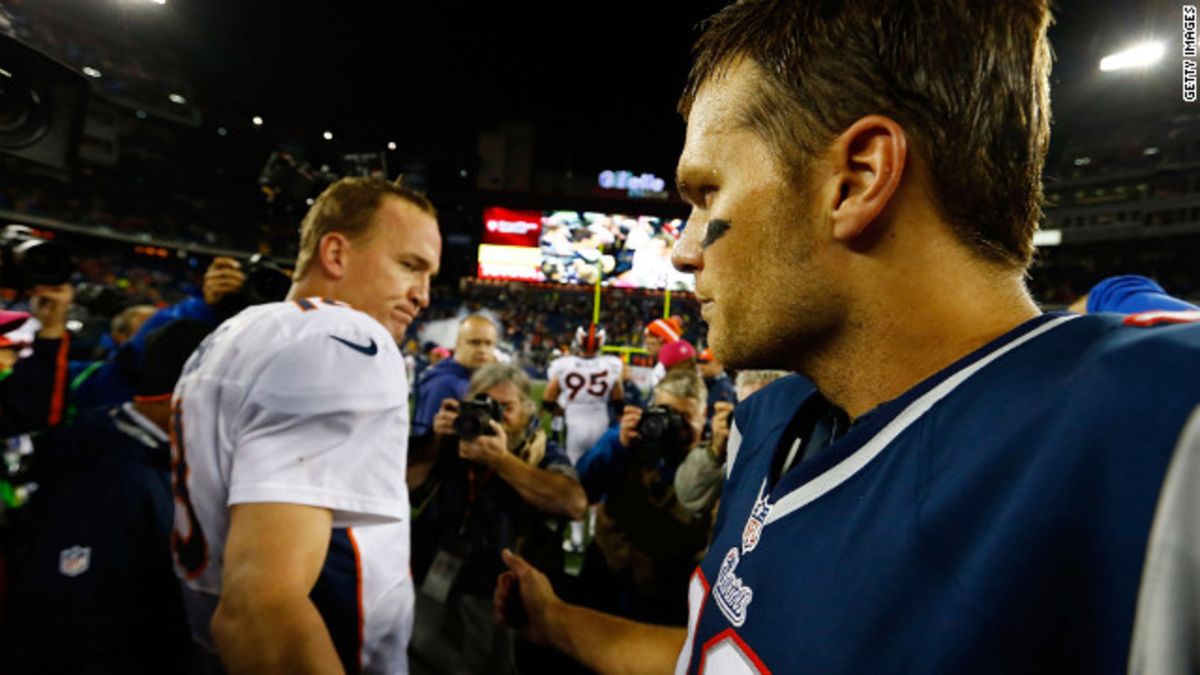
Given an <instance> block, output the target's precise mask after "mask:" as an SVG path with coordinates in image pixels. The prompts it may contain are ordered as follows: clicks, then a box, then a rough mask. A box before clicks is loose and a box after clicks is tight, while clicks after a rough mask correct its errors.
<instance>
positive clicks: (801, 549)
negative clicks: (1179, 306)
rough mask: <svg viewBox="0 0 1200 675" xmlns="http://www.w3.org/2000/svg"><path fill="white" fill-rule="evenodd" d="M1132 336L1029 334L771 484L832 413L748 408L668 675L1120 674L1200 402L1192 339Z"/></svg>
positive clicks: (1063, 323) (1068, 326)
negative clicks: (1149, 550)
mask: <svg viewBox="0 0 1200 675" xmlns="http://www.w3.org/2000/svg"><path fill="white" fill-rule="evenodd" d="M1144 323H1155V322H1144ZM1136 324H1137V321H1136V320H1132V318H1131V320H1130V321H1128V325H1126V321H1125V320H1124V317H1120V316H1116V315H1090V316H1084V317H1077V316H1074V315H1064V314H1048V315H1043V316H1040V317H1037V318H1035V319H1033V320H1031V321H1029V322H1027V323H1025V324H1023V325H1021V326H1019V327H1018V328H1016V329H1014V330H1012V331H1011V332H1009V333H1008V334H1006V335H1004V336H1002V337H1000V338H998V339H996V340H994V341H993V342H991V343H990V344H988V345H986V346H984V347H982V348H980V349H979V350H977V351H976V352H974V353H972V354H970V355H968V356H966V357H964V358H962V359H961V360H959V361H958V362H956V363H954V364H953V365H951V366H949V367H947V368H946V369H944V370H943V371H942V372H940V373H938V374H936V375H934V376H932V377H930V378H929V379H928V380H926V381H925V382H923V383H921V384H919V385H918V386H916V387H914V388H913V389H912V390H910V391H909V392H907V393H905V394H904V395H903V396H901V397H899V398H897V399H895V400H893V401H890V402H888V403H884V404H882V405H880V406H879V407H878V408H876V409H875V410H874V411H872V412H871V413H869V414H867V415H864V416H862V417H861V418H859V420H857V421H856V422H855V424H854V425H852V426H851V427H850V428H849V430H848V431H846V432H845V433H844V434H843V435H841V436H839V437H837V438H836V440H834V441H832V442H830V443H829V444H828V445H827V446H826V447H824V449H822V450H820V451H819V452H817V453H815V454H813V455H811V456H809V457H807V458H805V459H804V460H803V461H802V462H799V463H798V464H797V465H796V466H794V467H793V468H791V469H790V470H787V471H783V472H782V475H780V476H779V477H778V478H775V477H774V474H775V473H779V471H778V467H779V465H780V463H781V460H780V459H779V457H781V456H783V455H786V454H787V453H788V449H789V446H791V445H792V443H793V440H794V438H795V437H798V436H800V435H801V434H802V432H801V431H798V430H802V429H806V428H811V427H812V424H807V425H806V424H805V423H804V420H805V419H806V418H811V417H813V416H816V415H819V414H820V411H821V410H822V408H824V409H826V410H827V409H828V403H827V402H825V401H824V399H823V398H822V397H821V396H820V395H819V394H818V393H816V392H815V391H814V390H813V387H812V385H811V384H809V383H808V382H807V381H806V380H803V379H802V378H799V377H791V378H785V379H784V380H780V381H778V382H776V383H774V384H772V385H771V386H769V387H768V388H766V389H764V390H762V391H760V392H758V393H757V394H755V395H754V396H753V397H752V398H750V399H748V400H747V402H746V403H745V404H743V405H741V406H739V407H738V408H737V410H736V413H735V429H734V432H733V434H732V436H731V439H730V444H731V445H730V451H729V462H728V466H727V471H728V476H727V480H726V485H725V487H724V492H723V494H722V503H721V507H720V511H719V513H718V517H717V522H716V526H715V527H716V529H715V533H714V536H713V543H712V546H711V549H710V550H709V552H708V554H707V556H706V557H705V559H704V560H703V562H702V563H701V565H700V566H699V567H698V568H697V570H696V572H695V574H694V575H693V578H692V583H691V588H690V591H689V593H690V597H689V602H690V617H689V624H688V638H687V642H686V644H685V646H684V649H683V652H682V653H681V654H680V657H679V662H678V666H677V669H676V670H677V673H704V672H707V673H722V674H730V673H758V672H775V673H789V674H800V673H821V674H825V675H828V674H830V673H1041V672H1044V673H1064V672H1086V673H1106V672H1124V670H1125V668H1126V664H1127V659H1128V654H1129V643H1130V637H1131V635H1132V634H1133V627H1134V614H1135V605H1136V602H1137V595H1138V587H1139V582H1140V580H1141V576H1142V574H1141V572H1142V566H1143V561H1144V558H1145V555H1146V543H1147V538H1148V535H1149V532H1150V528H1151V523H1152V521H1153V520H1154V514H1155V506H1156V503H1157V500H1158V495H1159V491H1160V488H1161V486H1162V483H1163V479H1164V475H1165V474H1166V472H1167V468H1168V465H1169V464H1170V462H1171V459H1172V456H1173V454H1174V452H1175V448H1176V445H1177V444H1178V443H1179V439H1180V434H1181V431H1182V430H1183V428H1184V425H1185V423H1186V421H1187V419H1188V417H1189V415H1190V414H1191V413H1192V412H1193V410H1194V409H1196V408H1197V405H1198V403H1200V324H1176V325H1143V326H1139V325H1136ZM773 467H776V469H775V470H774V471H773Z"/></svg>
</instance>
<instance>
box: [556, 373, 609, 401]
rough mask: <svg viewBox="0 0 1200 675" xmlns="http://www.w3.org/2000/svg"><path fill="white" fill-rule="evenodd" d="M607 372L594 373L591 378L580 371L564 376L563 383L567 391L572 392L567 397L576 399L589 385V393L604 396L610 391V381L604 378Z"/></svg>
mask: <svg viewBox="0 0 1200 675" xmlns="http://www.w3.org/2000/svg"><path fill="white" fill-rule="evenodd" d="M606 374H607V373H604V372H599V373H592V375H591V377H590V378H585V377H584V376H583V375H581V374H580V373H567V374H566V376H565V377H563V384H564V385H566V387H567V391H569V392H571V393H570V395H569V396H568V397H567V398H569V399H570V400H572V401H574V400H575V397H576V396H578V395H579V392H580V391H581V390H583V388H584V387H587V393H589V394H591V395H592V396H597V397H603V396H604V395H605V394H607V393H608V381H607V380H605V379H604V376H605V375H606Z"/></svg>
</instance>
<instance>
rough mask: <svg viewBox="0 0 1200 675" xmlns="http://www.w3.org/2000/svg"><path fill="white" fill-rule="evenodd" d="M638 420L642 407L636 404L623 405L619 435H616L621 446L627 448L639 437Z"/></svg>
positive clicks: (640, 417)
mask: <svg viewBox="0 0 1200 675" xmlns="http://www.w3.org/2000/svg"><path fill="white" fill-rule="evenodd" d="M640 421H642V409H641V408H639V407H637V406H636V405H627V406H625V413H624V414H623V415H621V431H620V435H619V436H617V439H618V440H619V441H620V442H621V446H622V447H626V448H628V447H629V446H631V445H633V442H634V441H636V440H637V439H638V438H639V436H638V432H637V425H638V422H640Z"/></svg>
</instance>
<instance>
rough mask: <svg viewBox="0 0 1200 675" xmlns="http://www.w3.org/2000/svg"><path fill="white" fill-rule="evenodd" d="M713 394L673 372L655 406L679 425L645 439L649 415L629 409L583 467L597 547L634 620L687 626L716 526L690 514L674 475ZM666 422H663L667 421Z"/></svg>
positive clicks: (692, 376)
mask: <svg viewBox="0 0 1200 675" xmlns="http://www.w3.org/2000/svg"><path fill="white" fill-rule="evenodd" d="M705 396H706V392H705V391H704V382H703V381H702V380H701V379H700V376H699V374H697V373H696V371H695V370H694V369H693V370H691V371H672V372H670V373H668V374H667V376H666V377H664V378H663V380H662V382H659V384H658V386H657V387H655V389H654V406H655V407H653V408H648V409H647V410H654V411H655V412H656V413H658V412H662V409H665V411H667V412H669V413H672V414H674V415H677V416H678V421H679V422H680V426H679V427H677V428H675V427H671V426H668V428H669V429H671V431H669V432H668V433H666V434H664V435H663V436H662V437H661V438H658V439H651V438H644V437H643V436H642V434H640V433H639V422H641V421H642V418H643V415H644V413H645V411H643V410H642V409H640V408H634V407H629V408H626V409H625V414H624V415H623V416H622V417H621V421H620V424H619V425H618V426H616V427H613V428H611V429H609V430H608V431H607V432H605V434H604V435H603V436H602V437H601V438H600V440H599V441H597V443H596V445H595V446H593V447H592V449H591V450H589V451H588V452H587V453H586V454H584V456H583V457H582V458H580V460H579V462H578V464H576V469H577V470H578V471H579V479H580V481H581V482H582V483H583V487H584V489H585V490H587V494H588V501H589V502H591V503H601V505H600V507H599V509H598V510H597V515H596V533H595V544H596V546H597V548H598V549H599V550H600V552H601V554H602V555H603V557H604V560H605V562H606V563H607V566H608V569H609V571H610V572H612V574H613V575H614V576H615V596H616V597H615V601H616V603H617V609H618V611H619V612H620V613H621V614H622V615H623V616H627V617H630V618H635V619H638V620H640V621H649V622H653V623H659V624H665V625H674V626H682V625H683V624H684V622H685V619H686V617H687V584H688V578H689V577H690V576H691V573H692V570H694V569H695V567H696V563H697V562H698V561H699V560H700V556H701V555H702V554H703V552H704V550H705V548H706V547H707V545H708V536H709V530H710V528H711V525H712V520H711V519H710V518H709V517H707V516H706V515H701V516H696V515H694V514H692V513H691V512H690V511H688V510H687V509H685V508H684V507H683V505H682V504H681V503H680V502H679V500H678V499H677V498H676V495H675V488H674V481H675V472H676V470H677V468H678V467H679V464H680V462H681V461H683V459H684V457H686V456H687V454H688V452H690V451H691V450H692V449H693V448H695V447H696V445H697V443H698V442H699V440H700V431H701V429H702V428H703V427H704V401H705ZM660 419H661V418H660Z"/></svg>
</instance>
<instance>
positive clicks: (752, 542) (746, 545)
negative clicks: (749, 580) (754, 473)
mask: <svg viewBox="0 0 1200 675" xmlns="http://www.w3.org/2000/svg"><path fill="white" fill-rule="evenodd" d="M766 493H767V481H766V480H765V479H764V480H763V484H762V487H760V488H759V489H758V498H757V499H755V500H754V508H752V509H750V517H749V518H747V519H746V527H745V528H744V529H743V530H742V555H745V554H747V553H749V552H750V551H753V550H754V547H755V546H758V540H759V538H760V537H762V530H763V527H764V526H765V525H766V523H767V516H769V515H771V504H770V502H768V501H767V494H766Z"/></svg>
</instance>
